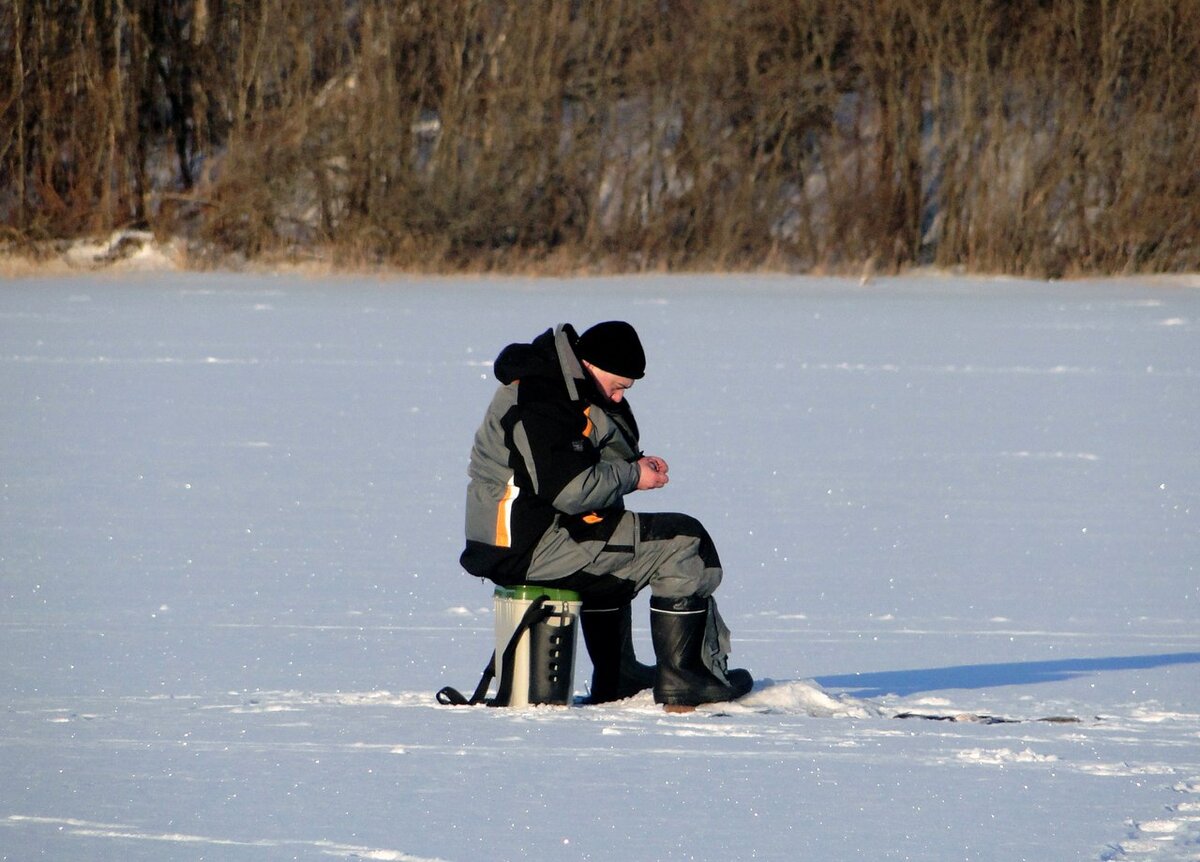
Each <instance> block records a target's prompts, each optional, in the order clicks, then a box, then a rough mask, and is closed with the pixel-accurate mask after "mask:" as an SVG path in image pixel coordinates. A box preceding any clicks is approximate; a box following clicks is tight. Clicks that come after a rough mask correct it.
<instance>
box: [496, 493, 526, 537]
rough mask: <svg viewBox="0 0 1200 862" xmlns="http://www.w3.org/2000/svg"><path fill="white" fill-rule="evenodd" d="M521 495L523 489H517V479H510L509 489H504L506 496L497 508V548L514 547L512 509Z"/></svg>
mask: <svg viewBox="0 0 1200 862" xmlns="http://www.w3.org/2000/svg"><path fill="white" fill-rule="evenodd" d="M520 493H521V489H520V488H518V487H517V485H516V481H515V479H513V478H510V479H509V480H508V487H507V488H505V489H504V496H503V497H501V498H500V505H499V506H497V507H496V547H498V548H511V547H512V507H513V501H514V500H516V499H517V495H519V494H520Z"/></svg>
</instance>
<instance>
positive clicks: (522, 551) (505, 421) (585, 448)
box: [460, 324, 641, 585]
mask: <svg viewBox="0 0 1200 862" xmlns="http://www.w3.org/2000/svg"><path fill="white" fill-rule="evenodd" d="M577 338H578V336H577V335H576V333H575V330H574V329H573V328H572V327H571V326H570V325H569V324H563V325H561V326H559V327H558V328H557V329H555V330H553V331H552V330H546V331H545V332H544V333H542V334H541V335H539V336H538V337H537V338H535V339H534V340H533V342H532V343H530V344H510V345H509V346H508V347H506V348H505V349H504V350H503V351H501V353H500V355H499V357H497V359H496V362H495V364H494V366H493V370H494V372H495V375H496V379H497V380H499V381H500V384H501V386H500V388H499V389H498V390H497V391H496V394H495V396H494V397H493V399H492V403H491V405H490V406H489V407H488V411H487V415H486V416H485V417H484V420H483V424H481V425H480V427H479V430H478V431H477V432H476V434H475V442H474V445H473V446H472V448H471V462H470V467H469V468H468V471H467V472H468V476H469V477H470V483H469V484H468V486H467V505H466V540H467V542H466V549H465V550H464V551H463V553H462V556H461V558H460V562H461V563H462V567H463V568H464V569H466V570H467V572H469V573H470V574H472V575H476V576H478V577H484V578H489V579H491V580H492V581H495V582H496V583H498V584H503V585H507V584H514V583H520V582H522V581H525V580H547V579H551V578H556V577H565V576H567V575H571V574H574V573H576V572H579V571H582V570H584V569H585V568H586V567H587V566H588V565H589V564H590V563H592V562H593V561H594V560H595V559H596V556H597V555H598V554H599V553H600V551H601V549H603V547H604V544H605V541H606V540H607V539H608V537H609V536H611V534H612V531H613V530H614V529H615V528H616V525H617V521H618V520H619V516H620V514H621V513H622V512H623V511H624V503H623V498H624V496H625V495H626V494H628V493H629V492H631V491H633V490H634V489H635V488H636V487H637V482H638V476H639V468H638V465H637V460H638V458H639V457H641V453H640V452H639V450H638V430H637V423H636V422H635V421H634V418H633V412H632V410H631V409H630V408H629V405H628V401H626V400H622V401H621V403H619V404H613V403H611V402H609V401H608V400H607V399H606V398H605V397H604V396H603V395H602V394H601V393H600V391H599V389H598V388H597V387H596V384H595V382H594V381H593V380H592V378H591V375H589V374H588V373H587V372H586V371H584V369H583V367H582V365H581V364H580V362H579V360H578V359H577V358H576V356H575V352H574V345H575V342H576V341H577Z"/></svg>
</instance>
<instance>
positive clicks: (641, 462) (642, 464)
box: [637, 455, 671, 491]
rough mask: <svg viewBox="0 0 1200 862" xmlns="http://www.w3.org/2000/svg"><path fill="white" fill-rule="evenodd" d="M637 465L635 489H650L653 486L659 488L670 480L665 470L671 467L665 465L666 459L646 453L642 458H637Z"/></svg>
mask: <svg viewBox="0 0 1200 862" xmlns="http://www.w3.org/2000/svg"><path fill="white" fill-rule="evenodd" d="M637 465H638V483H637V490H639V491H652V490H654V489H655V488H661V487H662V486H663V485H665V484H667V482H669V481H670V479H668V478H667V471H668V470H670V469H671V468H670V467H668V466H667V462H666V461H664V460H663V459H662V458H659V457H658V456H657V455H647V456H646V457H644V458H639V459H638V462H637Z"/></svg>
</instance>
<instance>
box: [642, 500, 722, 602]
mask: <svg viewBox="0 0 1200 862" xmlns="http://www.w3.org/2000/svg"><path fill="white" fill-rule="evenodd" d="M638 519H639V528H640V534H639V538H640V539H641V541H643V542H661V541H670V540H672V539H688V538H690V539H695V540H696V542H697V545H696V554H697V556H699V557H700V560H701V562H703V563H704V566H705V567H706V568H710V569H719V568H720V567H721V559H720V557H719V556H718V555H717V546H716V545H715V544H714V543H713V540H712V537H711V536H710V535H709V534H708V530H706V529H704V525H703V524H701V523H700V522H699V521H698V520H697V519H695V518H693V517H692V516H691V515H683V514H680V513H678V512H654V513H649V514H640V515H639V516H638ZM713 589H716V586H715V585H714V586H713Z"/></svg>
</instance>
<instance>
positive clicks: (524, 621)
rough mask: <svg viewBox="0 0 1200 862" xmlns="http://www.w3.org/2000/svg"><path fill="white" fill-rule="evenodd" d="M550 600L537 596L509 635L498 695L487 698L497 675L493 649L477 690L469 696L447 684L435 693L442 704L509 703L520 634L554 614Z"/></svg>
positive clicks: (502, 661)
mask: <svg viewBox="0 0 1200 862" xmlns="http://www.w3.org/2000/svg"><path fill="white" fill-rule="evenodd" d="M548 600H549V596H538V597H537V598H536V599H534V600H533V603H532V604H530V606H529V607H528V608H527V609H526V611H525V613H524V615H523V616H522V617H521V621H520V622H519V623H518V624H517V627H516V629H514V630H513V633H512V637H510V638H509V639H508V644H507V645H506V646H505V647H504V652H503V654H502V656H501V671H500V686H499V687H498V688H497V689H496V696H495V697H493V698H491V699H490V700H489V699H487V690H488V686H490V685H491V684H492V679H493V677H495V675H496V653H495V651H493V652H492V657H491V658H490V659H488V663H487V667H485V668H484V669H483V676H482V677H481V678H480V680H479V685H477V686H475V691H474V693H473V694H472V695H471V697H470V699H468V698H466V697H464V696H463V694H462V692H460V691H459V690H458V689H456V688H453V687H451V686H446V687H445V688H443V689H441V690H440V691H438V693H437V694H436V695H434V696H435V697H436V698H437V702H438V703H440V704H441V705H442V706H475V705H477V704H480V703H483V704H486V705H487V706H508V702H509V700H511V699H512V685H513V664H514V660H515V658H516V654H517V644H518V643H519V642H520V640H521V635H523V634H525V632H527V631H529V629H531V628H533V627H534V626H536V625H537V624H538V623H540V622H541V621H542V620H545V619H549V618H550V617H552V616H554V614H555V613H556V612H555V610H554V609H553V608H550V607H547V606H546V602H547V601H548Z"/></svg>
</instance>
